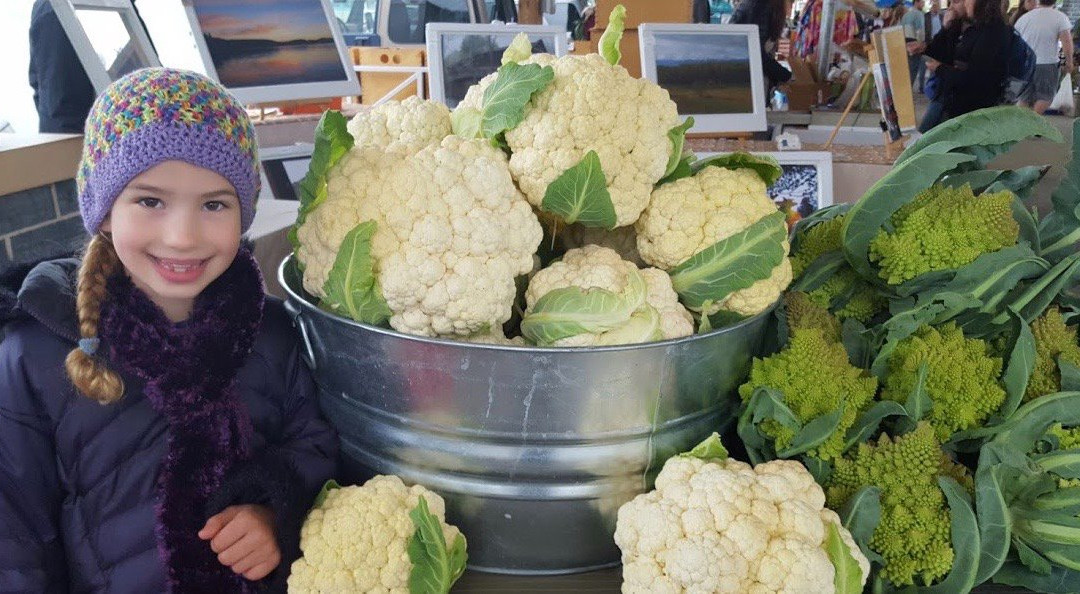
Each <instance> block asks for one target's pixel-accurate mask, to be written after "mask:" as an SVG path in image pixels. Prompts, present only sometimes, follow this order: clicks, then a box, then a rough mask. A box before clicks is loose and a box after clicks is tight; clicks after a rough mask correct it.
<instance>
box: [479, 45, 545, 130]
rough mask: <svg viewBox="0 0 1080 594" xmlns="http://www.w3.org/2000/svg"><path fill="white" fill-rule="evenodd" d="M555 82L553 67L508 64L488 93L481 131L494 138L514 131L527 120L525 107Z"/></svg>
mask: <svg viewBox="0 0 1080 594" xmlns="http://www.w3.org/2000/svg"><path fill="white" fill-rule="evenodd" d="M554 79H555V71H554V70H553V69H552V68H551V66H540V65H538V64H518V63H517V62H507V63H506V64H503V65H502V66H500V67H499V72H498V74H497V75H496V77H495V82H493V83H491V86H489V87H488V88H487V89H485V90H484V101H483V110H482V111H483V114H482V116H481V121H480V132H481V134H483V135H484V138H494V137H496V136H498V135H499V134H500V133H502V132H505V131H506V130H513V129H514V128H516V127H517V125H518V124H520V123H521V120H523V119H525V105H526V104H528V103H529V100H530V99H532V96H533V95H534V94H535V93H537V92H539V91H541V90H543V89H544V88H545V87H547V86H548V84H550V83H551V81H552V80H554Z"/></svg>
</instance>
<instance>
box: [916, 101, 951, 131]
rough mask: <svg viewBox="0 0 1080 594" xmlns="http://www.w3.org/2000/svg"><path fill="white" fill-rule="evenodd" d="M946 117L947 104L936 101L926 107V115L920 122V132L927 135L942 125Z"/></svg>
mask: <svg viewBox="0 0 1080 594" xmlns="http://www.w3.org/2000/svg"><path fill="white" fill-rule="evenodd" d="M944 116H945V102H944V101H941V100H938V99H935V100H934V101H931V102H930V105H928V106H927V107H926V113H925V114H924V115H923V119H922V121H921V122H919V132H922V133H923V134H926V133H927V132H928V131H930V129H931V128H933V127H934V126H937V125H938V124H940V123H941V120H942V119H944Z"/></svg>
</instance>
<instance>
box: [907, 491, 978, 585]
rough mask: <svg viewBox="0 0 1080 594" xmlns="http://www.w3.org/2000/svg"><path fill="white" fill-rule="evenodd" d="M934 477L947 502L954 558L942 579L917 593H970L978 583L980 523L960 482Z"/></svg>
mask: <svg viewBox="0 0 1080 594" xmlns="http://www.w3.org/2000/svg"><path fill="white" fill-rule="evenodd" d="M937 480H938V485H939V486H941V490H942V491H944V492H945V499H946V500H947V501H948V503H949V517H950V526H951V528H950V538H951V540H952V546H953V551H954V552H955V557H954V558H953V565H952V569H950V570H949V574H948V575H947V576H945V579H944V580H942V581H941V582H940V583H938V584H935V585H933V586H929V587H926V588H920V589H919V592H922V593H923V594H956V593H957V592H970V591H971V589H972V588H974V587H975V585H976V584H977V582H976V577H977V575H978V570H979V554H980V552H981V549H980V542H981V541H980V539H979V523H978V521H977V520H976V517H975V511H974V510H972V508H971V500H970V498H969V497H968V494H967V491H965V490H964V488H963V487H961V486H960V483H958V482H956V480H955V479H953V478H951V477H947V476H939V477H938V479H937Z"/></svg>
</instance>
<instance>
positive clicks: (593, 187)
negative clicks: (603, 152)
mask: <svg viewBox="0 0 1080 594" xmlns="http://www.w3.org/2000/svg"><path fill="white" fill-rule="evenodd" d="M540 209H541V210H543V211H545V212H550V213H553V214H556V215H559V217H560V218H562V220H563V221H565V222H566V223H567V224H571V223H581V224H582V225H585V226H586V227H602V228H604V229H613V228H615V223H617V222H618V219H617V217H616V215H615V204H614V203H613V202H612V201H611V193H610V192H608V189H607V178H606V177H605V176H604V170H603V169H602V168H601V167H600V157H599V155H597V154H596V151H589V152H588V153H586V154H585V157H584V158H583V159H581V161H579V162H578V164H577V165H574V166H573V167H571V168H569V169H567V170H566V171H564V172H563V174H562V175H560V176H559V177H557V178H555V181H553V182H551V184H549V185H548V187H547V191H546V192H544V200H543V201H542V202H541V203H540Z"/></svg>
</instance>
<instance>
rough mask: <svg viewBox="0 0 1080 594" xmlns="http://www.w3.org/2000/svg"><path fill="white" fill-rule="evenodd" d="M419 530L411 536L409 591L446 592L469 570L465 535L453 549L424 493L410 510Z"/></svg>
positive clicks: (421, 593)
mask: <svg viewBox="0 0 1080 594" xmlns="http://www.w3.org/2000/svg"><path fill="white" fill-rule="evenodd" d="M409 518H410V519H412V523H413V526H415V527H416V531H415V532H413V535H412V538H410V539H409V546H408V552H409V560H410V561H412V564H413V566H412V570H411V571H410V572H409V594H445V593H447V592H449V591H450V587H451V586H453V585H454V582H456V581H457V580H458V578H460V577H461V574H463V573H465V562H466V560H467V559H468V555H467V554H466V553H465V537H464V536H462V535H461V534H458V535H457V536H456V537H454V542H453V543H452V544H451V545H450V547H449V548H447V546H446V539H445V538H444V537H443V531H442V525H441V524H440V523H439V518H438V517H437V516H435V515H434V514H432V513H431V512H430V511H429V510H428V505H427V500H426V499H424V497H423V496H422V495H421V496H420V497H419V498H418V500H417V502H416V507H414V508H413V509H412V511H410V512H409Z"/></svg>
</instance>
